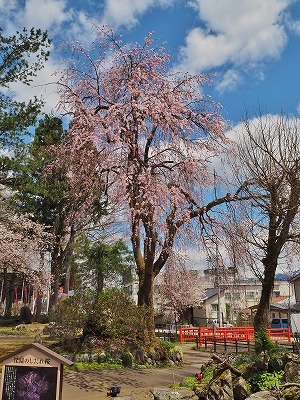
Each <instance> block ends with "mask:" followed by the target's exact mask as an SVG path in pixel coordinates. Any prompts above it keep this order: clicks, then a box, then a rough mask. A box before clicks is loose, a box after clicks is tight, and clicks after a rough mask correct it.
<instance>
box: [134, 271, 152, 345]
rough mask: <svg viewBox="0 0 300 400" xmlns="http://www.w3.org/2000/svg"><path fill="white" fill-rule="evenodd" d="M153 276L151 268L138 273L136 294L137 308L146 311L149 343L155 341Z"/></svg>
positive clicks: (146, 333)
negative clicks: (143, 308) (137, 290)
mask: <svg viewBox="0 0 300 400" xmlns="http://www.w3.org/2000/svg"><path fill="white" fill-rule="evenodd" d="M153 294H154V274H153V271H152V268H151V270H150V268H148V270H147V268H146V269H145V271H143V273H139V292H138V306H141V307H142V306H143V307H145V308H146V309H147V311H146V312H147V313H146V321H145V322H146V332H145V335H147V337H146V339H148V340H149V341H150V342H153V341H155V340H156V336H155V323H154V304H153Z"/></svg>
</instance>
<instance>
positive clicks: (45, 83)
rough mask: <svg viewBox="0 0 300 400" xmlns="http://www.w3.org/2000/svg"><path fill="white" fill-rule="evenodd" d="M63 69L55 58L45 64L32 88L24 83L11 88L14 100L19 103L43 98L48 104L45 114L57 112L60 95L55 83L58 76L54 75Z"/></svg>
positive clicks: (13, 85)
mask: <svg viewBox="0 0 300 400" xmlns="http://www.w3.org/2000/svg"><path fill="white" fill-rule="evenodd" d="M60 67H61V64H60V63H59V64H58V63H57V62H56V61H55V60H54V59H53V58H52V59H50V60H48V61H47V62H46V63H45V67H44V68H43V69H42V70H41V71H39V73H38V76H37V77H36V78H34V80H33V82H32V83H31V85H30V86H27V85H24V84H22V83H15V84H12V85H11V86H10V90H11V93H10V95H13V98H14V99H15V100H17V101H26V102H27V101H29V100H30V99H33V98H34V96H37V97H38V98H41V97H42V98H43V99H44V100H45V102H46V104H45V107H44V109H43V111H44V112H47V113H51V112H55V109H56V106H57V103H58V95H57V93H56V89H57V86H56V84H55V82H56V81H57V80H58V77H57V76H54V75H53V74H54V73H55V72H56V71H57V70H58V69H59V68H60Z"/></svg>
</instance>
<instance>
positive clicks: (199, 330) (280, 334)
mask: <svg viewBox="0 0 300 400" xmlns="http://www.w3.org/2000/svg"><path fill="white" fill-rule="evenodd" d="M267 333H268V335H269V337H270V339H271V340H273V341H275V342H279V341H287V342H291V331H290V328H270V329H267ZM224 339H225V341H226V343H230V342H236V341H243V342H247V343H248V342H253V341H254V328H253V326H239V327H236V326H233V327H226V328H215V329H214V330H213V329H212V328H206V327H191V328H180V330H179V341H180V342H195V341H197V343H198V345H199V346H202V345H203V344H204V341H205V340H206V342H207V341H209V340H211V341H212V342H213V340H215V341H216V340H217V341H224Z"/></svg>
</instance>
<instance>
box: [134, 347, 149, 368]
mask: <svg viewBox="0 0 300 400" xmlns="http://www.w3.org/2000/svg"><path fill="white" fill-rule="evenodd" d="M132 355H133V357H134V361H135V363H136V364H138V365H142V364H145V361H146V357H145V354H144V352H143V351H142V350H140V349H136V350H133V351H132ZM148 360H149V359H147V363H148V364H151V362H152V360H151V359H150V360H151V361H150V362H149V361H148Z"/></svg>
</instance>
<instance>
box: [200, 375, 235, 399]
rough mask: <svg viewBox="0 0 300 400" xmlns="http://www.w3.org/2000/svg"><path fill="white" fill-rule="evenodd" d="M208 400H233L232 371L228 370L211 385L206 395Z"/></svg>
mask: <svg viewBox="0 0 300 400" xmlns="http://www.w3.org/2000/svg"><path fill="white" fill-rule="evenodd" d="M206 399H207V400H219V399H222V400H233V384H232V375H231V371H230V370H229V369H227V370H226V371H224V372H222V374H221V375H220V376H218V377H217V378H215V379H214V380H213V381H212V382H211V383H210V386H209V388H208V391H207V395H206Z"/></svg>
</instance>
